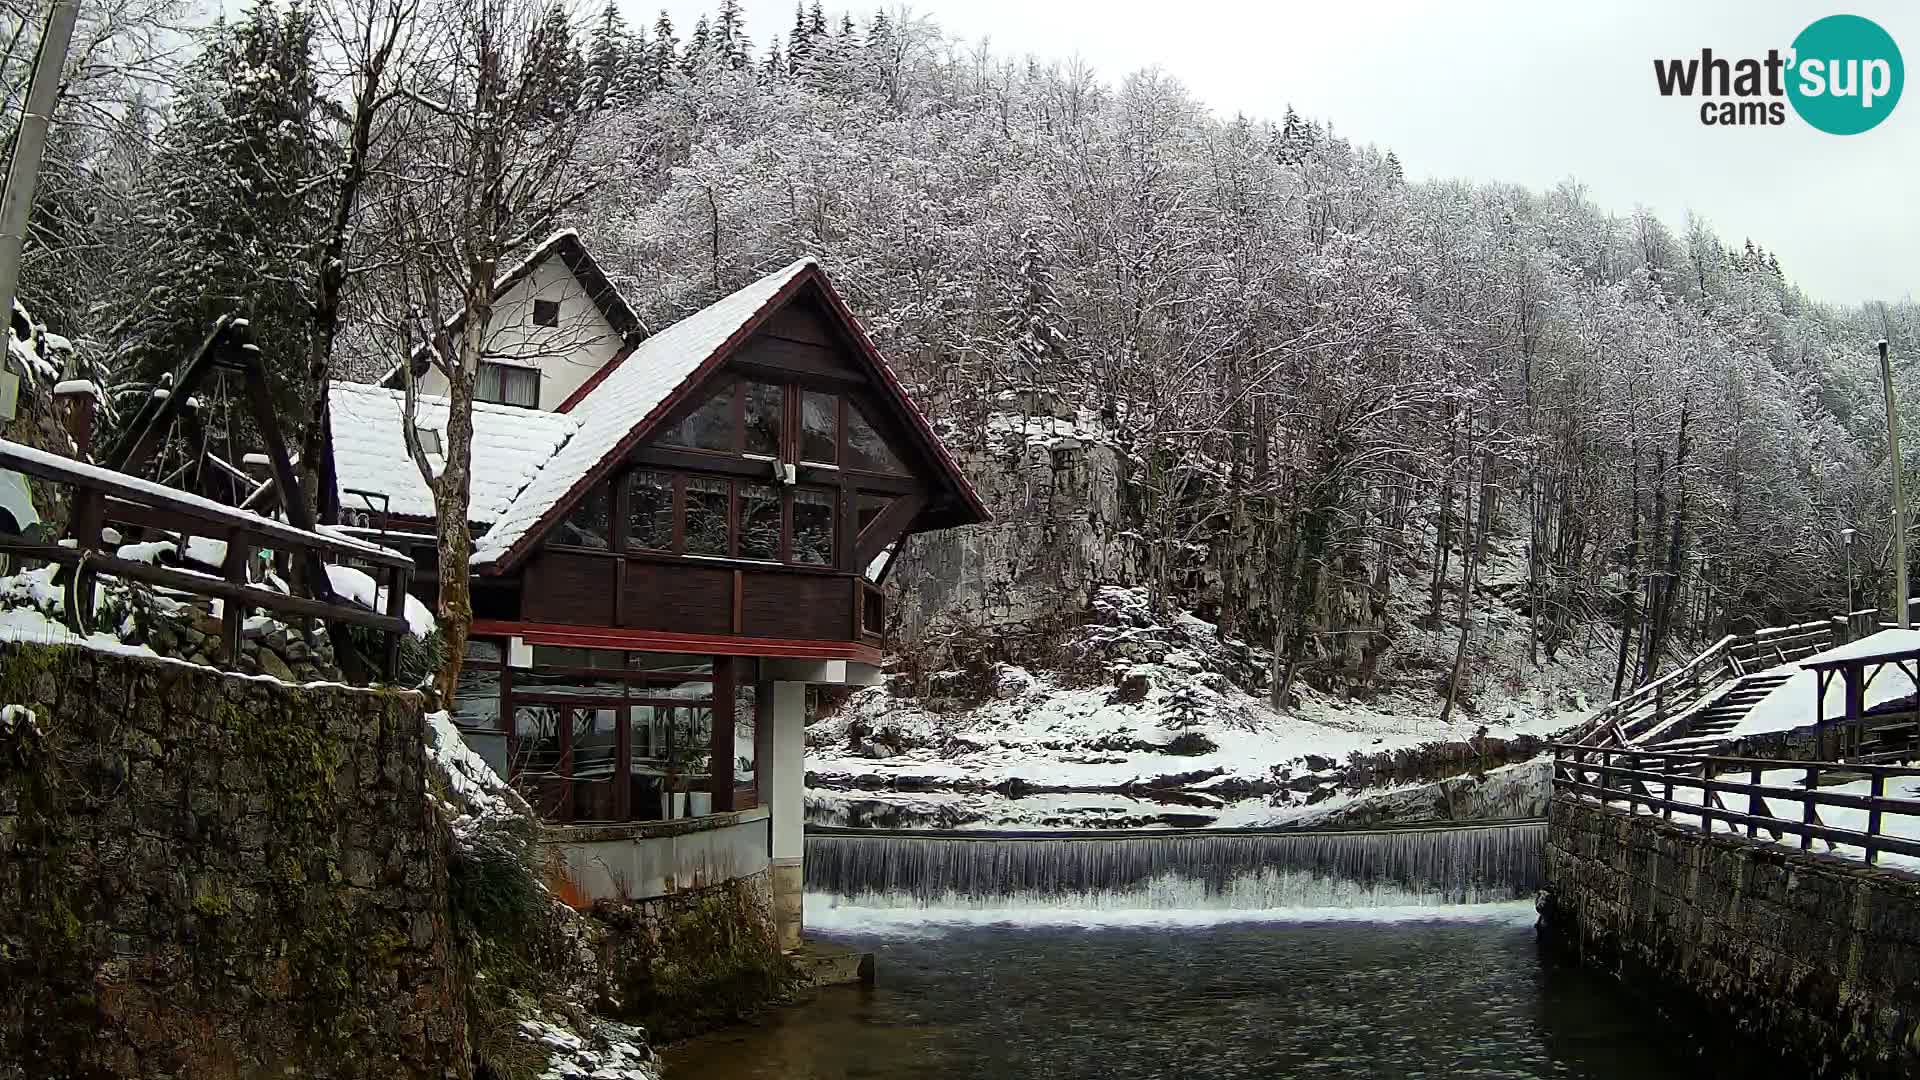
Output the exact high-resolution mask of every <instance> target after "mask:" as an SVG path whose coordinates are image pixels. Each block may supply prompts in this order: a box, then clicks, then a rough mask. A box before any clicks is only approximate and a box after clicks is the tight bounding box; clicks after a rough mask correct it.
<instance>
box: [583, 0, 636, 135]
mask: <svg viewBox="0 0 1920 1080" xmlns="http://www.w3.org/2000/svg"><path fill="white" fill-rule="evenodd" d="M631 59H632V52H631V49H630V43H629V42H628V40H627V24H626V20H625V19H623V18H621V17H620V5H619V4H618V3H616V2H615V0H607V6H606V10H604V11H602V12H601V14H600V22H599V23H598V24H597V25H595V26H594V28H593V38H592V40H591V42H589V44H588V46H587V95H588V100H589V101H590V102H591V103H592V104H593V106H594V107H595V108H599V107H601V106H604V105H606V104H607V103H608V102H610V101H616V100H618V99H619V97H620V92H621V90H622V88H623V87H625V86H626V85H627V83H628V82H629V80H630V79H631V78H632V74H631V72H629V71H628V69H627V64H628V63H629V61H630V60H631Z"/></svg>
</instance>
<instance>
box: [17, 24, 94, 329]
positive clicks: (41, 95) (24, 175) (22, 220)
mask: <svg viewBox="0 0 1920 1080" xmlns="http://www.w3.org/2000/svg"><path fill="white" fill-rule="evenodd" d="M79 11H80V6H79V3H78V0H53V10H51V11H49V12H47V25H46V27H45V28H44V29H43V30H42V31H41V33H40V48H39V49H38V50H37V51H36V52H35V53H34V54H33V82H32V84H31V85H29V86H28V88H27V102H26V105H25V107H23V108H22V109H21V112H20V126H19V128H18V129H17V131H16V132H15V135H14V140H13V157H12V159H11V160H9V161H8V162H7V186H6V189H5V191H4V193H0V310H4V311H5V312H6V313H7V321H8V323H11V322H12V320H13V294H14V290H15V289H16V288H17V287H18V286H19V284H20V249H21V248H22V247H23V246H25V244H26V241H27V218H28V215H30V214H31V213H32V212H33V185H34V182H35V181H36V180H37V179H39V176H40V158H41V156H42V155H43V154H45V153H46V149H47V122H48V121H49V120H51V119H53V106H54V104H55V100H56V99H57V98H58V97H59V95H60V73H61V71H62V70H63V69H64V68H65V67H66V66H67V46H68V44H70V43H71V42H72V40H73V23H74V19H75V17H76V16H78V14H79Z"/></svg>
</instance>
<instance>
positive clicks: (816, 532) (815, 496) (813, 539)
mask: <svg viewBox="0 0 1920 1080" xmlns="http://www.w3.org/2000/svg"><path fill="white" fill-rule="evenodd" d="M838 501H839V500H837V499H835V498H834V494H833V492H831V491H820V490H816V489H813V488H799V489H797V490H795V491H794V493H793V561H794V562H797V563H806V564H809V565H812V566H831V565H833V518H834V513H833V508H834V506H835V504H836V503H837V502H838Z"/></svg>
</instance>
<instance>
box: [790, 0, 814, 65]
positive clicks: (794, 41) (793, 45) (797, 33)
mask: <svg viewBox="0 0 1920 1080" xmlns="http://www.w3.org/2000/svg"><path fill="white" fill-rule="evenodd" d="M812 33H813V24H812V22H810V21H809V20H808V19H807V5H805V4H795V5H793V32H792V33H790V34H788V35H787V62H788V64H789V65H790V66H791V68H792V70H794V71H796V72H797V71H799V70H801V69H802V68H803V67H805V66H806V60H807V53H808V39H809V38H810V37H811V36H812Z"/></svg>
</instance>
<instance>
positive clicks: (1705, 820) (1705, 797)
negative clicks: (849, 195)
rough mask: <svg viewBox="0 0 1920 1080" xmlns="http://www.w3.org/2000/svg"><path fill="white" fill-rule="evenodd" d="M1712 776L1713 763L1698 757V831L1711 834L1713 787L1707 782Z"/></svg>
mask: <svg viewBox="0 0 1920 1080" xmlns="http://www.w3.org/2000/svg"><path fill="white" fill-rule="evenodd" d="M1712 776H1713V764H1712V763H1711V762H1709V761H1708V760H1707V759H1706V758H1704V757H1703V758H1701V759H1700V831H1701V832H1704V833H1706V834H1707V835H1708V836H1712V835H1713V789H1712V788H1710V787H1708V786H1707V784H1708V782H1709V781H1710V780H1711V779H1712Z"/></svg>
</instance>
